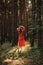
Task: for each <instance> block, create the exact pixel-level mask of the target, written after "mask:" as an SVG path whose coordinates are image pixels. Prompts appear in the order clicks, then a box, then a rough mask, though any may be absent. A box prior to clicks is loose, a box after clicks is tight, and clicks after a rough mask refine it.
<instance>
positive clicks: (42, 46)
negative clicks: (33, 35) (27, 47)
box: [37, 0, 43, 49]
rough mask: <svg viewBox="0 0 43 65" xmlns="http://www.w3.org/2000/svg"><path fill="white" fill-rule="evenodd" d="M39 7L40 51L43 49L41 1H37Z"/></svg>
mask: <svg viewBox="0 0 43 65" xmlns="http://www.w3.org/2000/svg"><path fill="white" fill-rule="evenodd" d="M37 7H38V12H37V15H38V25H39V29H38V47H39V48H40V49H42V48H43V30H42V21H41V0H37Z"/></svg>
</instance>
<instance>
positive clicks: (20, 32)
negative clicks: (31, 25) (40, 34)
mask: <svg viewBox="0 0 43 65" xmlns="http://www.w3.org/2000/svg"><path fill="white" fill-rule="evenodd" d="M17 32H18V46H19V47H20V48H21V50H22V47H23V46H25V40H24V34H25V27H24V26H19V27H18V28H17Z"/></svg>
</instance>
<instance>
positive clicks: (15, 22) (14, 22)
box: [12, 0, 18, 46]
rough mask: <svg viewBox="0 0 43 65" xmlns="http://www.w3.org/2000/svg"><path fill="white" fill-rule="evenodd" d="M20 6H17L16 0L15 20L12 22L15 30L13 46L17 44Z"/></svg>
mask: <svg viewBox="0 0 43 65" xmlns="http://www.w3.org/2000/svg"><path fill="white" fill-rule="evenodd" d="M17 18H18V6H17V0H14V21H13V23H12V31H13V33H12V34H13V38H12V46H13V45H17V39H18V38H17V31H16V29H17V23H18V19H17Z"/></svg>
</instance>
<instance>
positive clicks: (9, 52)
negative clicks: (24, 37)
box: [0, 42, 43, 65]
mask: <svg viewBox="0 0 43 65" xmlns="http://www.w3.org/2000/svg"><path fill="white" fill-rule="evenodd" d="M19 50H20V48H19ZM0 51H1V52H0V63H1V61H2V65H43V55H42V54H41V53H40V50H39V49H38V48H35V47H33V48H32V47H30V42H26V45H25V47H23V48H22V52H18V47H17V46H15V47H12V46H11V44H10V43H7V44H5V45H2V47H1V46H0Z"/></svg>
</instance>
